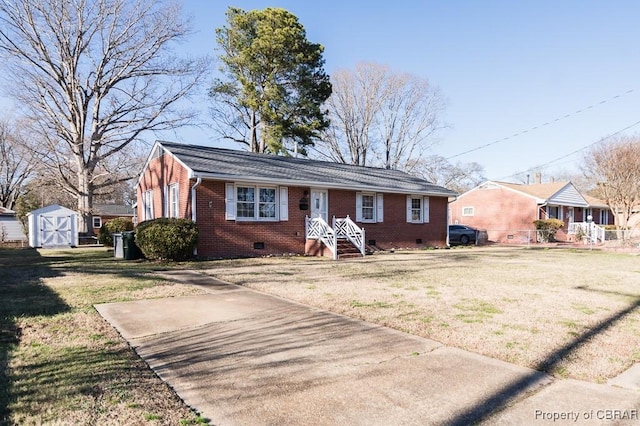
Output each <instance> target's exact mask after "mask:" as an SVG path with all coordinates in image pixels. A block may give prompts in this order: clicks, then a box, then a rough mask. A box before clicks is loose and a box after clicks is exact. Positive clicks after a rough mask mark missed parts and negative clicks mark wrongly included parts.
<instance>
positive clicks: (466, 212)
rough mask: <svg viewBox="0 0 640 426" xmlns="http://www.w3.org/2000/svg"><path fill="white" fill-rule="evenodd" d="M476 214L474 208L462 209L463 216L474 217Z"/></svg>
mask: <svg viewBox="0 0 640 426" xmlns="http://www.w3.org/2000/svg"><path fill="white" fill-rule="evenodd" d="M474 214H475V209H474V208H473V207H463V208H462V216H473V215H474Z"/></svg>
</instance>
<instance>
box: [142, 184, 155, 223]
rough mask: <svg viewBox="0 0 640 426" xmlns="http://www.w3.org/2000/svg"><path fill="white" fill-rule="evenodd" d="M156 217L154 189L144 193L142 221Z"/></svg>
mask: <svg viewBox="0 0 640 426" xmlns="http://www.w3.org/2000/svg"><path fill="white" fill-rule="evenodd" d="M151 219H154V215H153V189H148V190H146V191H144V192H143V193H142V221H145V220H151Z"/></svg>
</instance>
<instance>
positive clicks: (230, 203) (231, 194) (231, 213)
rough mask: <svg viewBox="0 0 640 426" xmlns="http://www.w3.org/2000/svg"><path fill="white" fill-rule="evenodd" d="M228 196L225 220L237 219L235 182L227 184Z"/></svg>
mask: <svg viewBox="0 0 640 426" xmlns="http://www.w3.org/2000/svg"><path fill="white" fill-rule="evenodd" d="M225 191H226V194H225V195H226V196H225V198H224V205H225V212H224V218H225V220H236V186H235V184H233V183H226V184H225Z"/></svg>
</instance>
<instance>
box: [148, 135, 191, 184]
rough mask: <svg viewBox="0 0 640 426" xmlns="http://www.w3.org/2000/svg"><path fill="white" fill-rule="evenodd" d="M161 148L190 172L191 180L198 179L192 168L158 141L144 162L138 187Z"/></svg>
mask: <svg viewBox="0 0 640 426" xmlns="http://www.w3.org/2000/svg"><path fill="white" fill-rule="evenodd" d="M158 147H159V148H160V149H162V150H163V151H164V153H165V154H167V153H168V154H170V155H171V156H172V157H173V159H174V160H175V161H176V162H177V163H178V164H180V165H181V166H182V167H184V169H185V170H186V171H187V172H189V179H191V178H194V177H196V176H195V172H194V171H193V169H191V167H189V166H187V165H186V164H185V163H183V162H182V160H180V159H179V158H178V157H177V156H176V155H175V154H174V153H172V152H171V151H169V150H168V149H167V148H165V146H164V145H162V143H161V142H160V141H156V143H154V144H153V147H152V148H151V152H150V153H149V155H148V156H147V161H145V162H144V166H142V171H141V172H140V176H139V177H138V183H137V186H140V182H141V181H142V177H143V176H144V172H145V171H146V170H147V169H148V168H149V163H151V160H153V159H154V158H155V157H154V156H153V154H154V153H155V152H156V148H158Z"/></svg>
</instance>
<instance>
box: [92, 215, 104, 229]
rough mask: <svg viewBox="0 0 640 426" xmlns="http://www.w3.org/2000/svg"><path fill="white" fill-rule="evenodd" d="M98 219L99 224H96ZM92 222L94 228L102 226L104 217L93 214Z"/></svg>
mask: <svg viewBox="0 0 640 426" xmlns="http://www.w3.org/2000/svg"><path fill="white" fill-rule="evenodd" d="M96 220H97V221H98V224H97V225H96ZM91 222H92V224H93V227H94V228H102V218H101V217H100V216H93V218H92V221H91Z"/></svg>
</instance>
